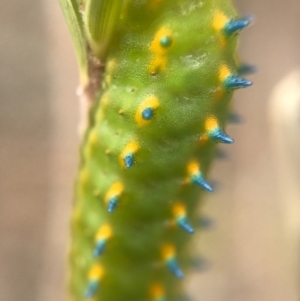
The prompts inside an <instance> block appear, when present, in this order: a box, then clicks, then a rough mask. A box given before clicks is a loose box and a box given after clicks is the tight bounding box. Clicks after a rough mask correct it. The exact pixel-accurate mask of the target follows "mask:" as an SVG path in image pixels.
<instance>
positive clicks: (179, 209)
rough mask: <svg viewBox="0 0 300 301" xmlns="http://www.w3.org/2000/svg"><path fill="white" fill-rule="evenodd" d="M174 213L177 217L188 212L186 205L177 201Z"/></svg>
mask: <svg viewBox="0 0 300 301" xmlns="http://www.w3.org/2000/svg"><path fill="white" fill-rule="evenodd" d="M172 210H173V215H174V216H175V217H176V218H177V217H180V216H183V215H185V214H186V210H185V206H184V205H183V204H182V203H175V204H174V205H173V208H172Z"/></svg>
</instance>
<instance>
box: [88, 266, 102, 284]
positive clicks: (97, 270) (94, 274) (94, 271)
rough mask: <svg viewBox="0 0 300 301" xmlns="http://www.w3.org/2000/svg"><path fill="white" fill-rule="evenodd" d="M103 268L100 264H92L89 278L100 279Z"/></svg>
mask: <svg viewBox="0 0 300 301" xmlns="http://www.w3.org/2000/svg"><path fill="white" fill-rule="evenodd" d="M103 274H104V270H103V268H102V266H101V265H100V264H97V263H96V264H94V265H93V266H92V268H91V269H90V271H89V276H88V278H89V279H90V280H100V279H101V278H102V277H103Z"/></svg>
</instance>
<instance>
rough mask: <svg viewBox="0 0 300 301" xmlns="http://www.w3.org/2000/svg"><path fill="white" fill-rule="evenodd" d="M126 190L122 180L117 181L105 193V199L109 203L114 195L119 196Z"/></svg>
mask: <svg viewBox="0 0 300 301" xmlns="http://www.w3.org/2000/svg"><path fill="white" fill-rule="evenodd" d="M123 191H124V186H123V184H122V183H121V182H116V183H114V184H113V185H111V187H110V188H109V190H108V192H107V193H106V195H105V198H104V201H105V203H108V202H109V200H110V199H111V198H113V197H116V196H117V197H119V196H120V195H121V194H122V193H123Z"/></svg>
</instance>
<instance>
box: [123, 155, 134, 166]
mask: <svg viewBox="0 0 300 301" xmlns="http://www.w3.org/2000/svg"><path fill="white" fill-rule="evenodd" d="M124 164H125V167H126V168H130V167H132V166H133V164H134V154H132V153H129V154H127V155H125V156H124Z"/></svg>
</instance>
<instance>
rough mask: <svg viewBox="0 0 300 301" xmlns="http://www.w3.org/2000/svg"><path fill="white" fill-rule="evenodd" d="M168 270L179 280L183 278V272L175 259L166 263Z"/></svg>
mask: <svg viewBox="0 0 300 301" xmlns="http://www.w3.org/2000/svg"><path fill="white" fill-rule="evenodd" d="M166 265H167V267H168V269H169V270H170V271H171V272H172V273H173V274H174V275H175V276H176V277H177V278H179V279H181V278H183V277H184V275H183V272H182V271H181V269H180V267H179V265H178V263H177V261H176V259H175V258H170V259H169V260H168V261H167V263H166Z"/></svg>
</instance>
